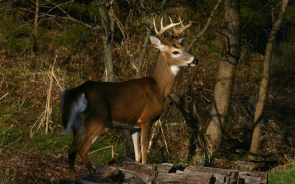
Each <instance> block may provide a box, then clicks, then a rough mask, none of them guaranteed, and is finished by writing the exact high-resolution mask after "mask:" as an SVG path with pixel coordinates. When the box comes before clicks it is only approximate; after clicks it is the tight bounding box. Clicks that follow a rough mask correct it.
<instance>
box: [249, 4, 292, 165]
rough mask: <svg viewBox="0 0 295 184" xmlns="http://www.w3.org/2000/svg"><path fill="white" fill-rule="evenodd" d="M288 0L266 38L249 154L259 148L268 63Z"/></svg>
mask: <svg viewBox="0 0 295 184" xmlns="http://www.w3.org/2000/svg"><path fill="white" fill-rule="evenodd" d="M288 1H289V0H283V4H282V7H281V12H280V13H279V16H278V19H277V20H276V21H275V23H274V24H273V27H272V30H271V32H270V34H269V37H268V42H267V44H266V50H265V58H264V69H263V76H262V81H261V86H260V91H259V98H258V102H257V105H256V109H255V117H254V125H255V127H254V130H253V135H252V142H251V148H250V152H251V153H257V152H258V149H259V146H260V134H261V125H262V115H263V111H264V105H265V99H266V93H267V88H268V81H269V74H270V63H271V56H272V52H273V47H274V43H275V39H276V33H277V31H278V30H279V28H280V26H281V24H282V22H283V18H284V13H285V11H286V8H287V5H288ZM255 158H256V157H255V156H252V155H249V156H248V159H249V160H254V159H255Z"/></svg>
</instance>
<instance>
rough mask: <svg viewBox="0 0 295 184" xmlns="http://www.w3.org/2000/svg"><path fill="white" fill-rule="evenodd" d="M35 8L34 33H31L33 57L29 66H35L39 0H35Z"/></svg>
mask: <svg viewBox="0 0 295 184" xmlns="http://www.w3.org/2000/svg"><path fill="white" fill-rule="evenodd" d="M35 5H36V8H35V20H34V26H35V27H34V34H33V42H34V45H33V58H32V61H31V68H33V69H34V68H36V54H37V48H38V40H37V33H38V29H37V27H38V20H39V0H36V3H35Z"/></svg>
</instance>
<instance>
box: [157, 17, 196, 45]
mask: <svg viewBox="0 0 295 184" xmlns="http://www.w3.org/2000/svg"><path fill="white" fill-rule="evenodd" d="M169 19H170V24H169V25H168V26H165V27H163V17H162V18H161V29H160V31H158V30H157V27H156V23H155V19H153V23H154V28H155V32H156V36H157V37H158V38H159V39H161V40H162V41H163V42H164V43H166V44H168V45H171V42H170V41H168V40H166V39H165V38H163V37H162V35H163V33H164V32H165V31H167V30H168V29H170V28H173V35H172V38H173V39H174V38H177V37H178V36H179V35H180V34H181V33H182V32H183V31H185V30H186V29H187V28H189V27H191V25H192V22H191V21H189V22H190V23H189V24H188V25H186V26H184V25H183V24H182V22H183V21H182V20H181V19H180V17H179V21H180V22H178V23H173V21H172V19H171V17H169ZM178 25H181V28H180V29H178V30H177V29H176V28H175V26H178Z"/></svg>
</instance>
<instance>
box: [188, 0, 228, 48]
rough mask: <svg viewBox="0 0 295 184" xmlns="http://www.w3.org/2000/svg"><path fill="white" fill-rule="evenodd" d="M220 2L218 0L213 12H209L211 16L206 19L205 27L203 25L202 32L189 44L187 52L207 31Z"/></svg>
mask: <svg viewBox="0 0 295 184" xmlns="http://www.w3.org/2000/svg"><path fill="white" fill-rule="evenodd" d="M221 1H222V0H219V1H218V2H217V3H216V5H215V7H214V8H213V10H212V12H211V14H210V17H209V19H208V21H207V23H206V25H205V27H204V28H203V30H202V31H201V32H200V33H199V34H198V35H197V36H196V37H195V38H194V39H193V41H192V42H191V43H190V45H189V46H188V47H187V49H186V50H187V51H189V50H191V48H192V47H193V45H194V44H195V43H196V42H197V41H198V40H199V39H200V38H201V37H202V36H203V34H204V33H205V32H206V31H207V29H208V27H209V25H210V23H211V20H212V18H213V16H214V14H215V12H216V10H217V8H218V7H219V5H220V4H221Z"/></svg>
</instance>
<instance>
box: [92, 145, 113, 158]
mask: <svg viewBox="0 0 295 184" xmlns="http://www.w3.org/2000/svg"><path fill="white" fill-rule="evenodd" d="M113 147H114V146H113V145H112V146H107V147H104V148H100V149H97V150H95V151H92V152H90V153H88V154H92V153H95V152H98V151H100V150H104V149H108V148H112V149H114V148H113ZM112 151H113V150H112ZM114 155H115V154H113V153H112V156H114Z"/></svg>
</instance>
